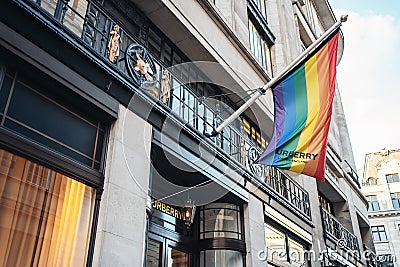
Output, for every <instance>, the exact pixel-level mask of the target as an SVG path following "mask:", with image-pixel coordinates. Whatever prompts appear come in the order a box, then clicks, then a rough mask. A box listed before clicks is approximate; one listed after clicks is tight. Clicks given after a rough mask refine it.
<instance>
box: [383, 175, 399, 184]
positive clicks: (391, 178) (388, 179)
mask: <svg viewBox="0 0 400 267" xmlns="http://www.w3.org/2000/svg"><path fill="white" fill-rule="evenodd" d="M385 178H386V182H387V183H388V184H392V183H398V182H400V180H399V174H398V173H390V174H386V175H385Z"/></svg>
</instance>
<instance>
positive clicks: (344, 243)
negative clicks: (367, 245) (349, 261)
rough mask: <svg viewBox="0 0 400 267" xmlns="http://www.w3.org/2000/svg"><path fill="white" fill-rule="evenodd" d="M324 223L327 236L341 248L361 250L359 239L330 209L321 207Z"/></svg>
mask: <svg viewBox="0 0 400 267" xmlns="http://www.w3.org/2000/svg"><path fill="white" fill-rule="evenodd" d="M321 215H322V224H323V227H324V234H325V236H326V237H328V238H330V239H331V240H332V241H334V242H335V243H336V244H337V245H338V246H339V247H340V248H342V249H347V250H350V251H353V252H357V253H359V252H360V248H359V246H358V240H357V237H356V236H355V235H353V234H352V233H350V231H349V230H347V229H346V228H345V227H344V226H343V225H342V224H341V223H340V222H339V221H338V220H337V219H336V218H335V217H334V216H333V215H332V214H331V213H329V211H327V210H326V209H324V208H323V207H321Z"/></svg>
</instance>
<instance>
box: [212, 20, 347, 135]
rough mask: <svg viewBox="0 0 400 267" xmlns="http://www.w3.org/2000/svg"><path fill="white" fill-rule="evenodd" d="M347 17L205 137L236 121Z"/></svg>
mask: <svg viewBox="0 0 400 267" xmlns="http://www.w3.org/2000/svg"><path fill="white" fill-rule="evenodd" d="M347 17H348V15H343V16H341V17H340V21H337V22H336V23H335V24H333V25H332V27H330V28H329V29H328V30H327V31H326V32H324V33H323V34H322V35H321V36H320V37H319V38H318V39H317V40H315V42H313V43H312V44H311V45H310V46H309V47H308V48H307V49H306V50H304V52H303V53H301V54H300V55H299V56H298V57H296V58H295V59H294V60H293V61H292V62H291V63H290V64H289V65H287V66H286V67H285V68H284V69H283V70H282V71H281V72H280V73H278V74H277V75H276V76H274V77H273V78H272V79H271V80H270V81H269V82H268V83H267V84H265V85H264V86H263V87H262V88H259V89H258V90H257V92H256V93H255V94H254V95H253V96H252V97H251V98H250V99H249V100H247V101H246V102H245V103H244V104H243V105H242V106H240V108H238V109H237V110H236V111H235V112H234V113H233V114H232V115H230V116H229V117H228V118H227V119H225V120H224V121H223V122H222V123H221V124H220V125H219V126H218V127H217V128H216V129H214V130H213V131H212V132H211V134H209V133H206V134H205V136H207V137H215V136H217V135H218V134H220V133H221V132H222V130H223V129H224V128H225V127H226V126H228V125H229V124H230V123H231V122H233V121H234V120H235V119H237V118H238V117H239V116H240V114H242V113H243V112H244V111H245V110H246V109H247V108H248V107H249V106H250V105H252V104H253V103H254V102H255V101H256V100H257V99H258V98H259V97H260V96H262V95H264V94H265V92H266V91H267V90H269V89H271V88H272V86H273V85H274V84H275V83H276V82H277V81H279V80H280V79H281V78H282V77H283V76H285V75H286V74H287V73H288V72H289V71H291V70H292V69H293V68H294V67H295V66H296V65H297V64H299V63H300V61H302V60H303V59H304V58H305V57H307V56H308V55H309V54H311V53H312V52H313V51H314V50H315V48H316V47H317V46H318V45H320V44H321V43H322V42H323V41H325V39H326V38H327V37H329V36H330V35H331V34H332V33H333V32H334V31H336V30H337V29H338V28H339V27H340V26H341V25H342V22H346V21H347Z"/></svg>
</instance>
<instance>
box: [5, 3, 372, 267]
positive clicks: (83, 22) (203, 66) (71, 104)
mask: <svg viewBox="0 0 400 267" xmlns="http://www.w3.org/2000/svg"><path fill="white" fill-rule="evenodd" d="M335 21H336V19H335V17H334V15H333V12H332V9H331V7H330V5H329V3H328V2H327V1H321V0H296V1H289V0H247V1H246V0H162V1H161V0H151V1H150V0H147V1H142V0H68V1H64V0H4V1H2V2H1V3H0V24H1V25H0V116H1V120H0V157H1V160H0V162H1V166H0V169H1V171H0V215H1V216H0V265H2V266H27V265H30V266H148V267H156V266H157V267H161V266H162V267H165V266H179V267H183V266H230V267H232V266H235V267H236V266H238V267H239V266H257V267H258V266H267V265H271V266H366V265H370V264H371V262H370V260H369V257H363V256H362V255H367V254H368V255H370V254H371V253H372V252H371V250H370V249H368V247H369V248H372V241H371V233H370V230H369V229H370V227H369V222H368V218H367V209H366V207H367V202H366V201H365V199H364V197H363V195H362V194H361V191H360V186H359V183H358V177H357V174H356V173H355V172H354V171H353V169H354V160H353V155H352V150H351V143H350V140H349V135H348V131H347V126H346V121H345V117H344V112H343V108H342V105H341V100H340V94H339V90H338V89H337V90H336V95H335V100H334V107H333V116H332V124H331V130H330V133H329V146H328V153H327V166H326V177H325V178H326V182H324V183H323V182H320V181H316V180H315V179H313V178H310V177H307V176H304V175H299V174H294V173H291V172H286V171H281V170H277V169H274V168H268V167H263V166H256V165H252V162H253V160H254V159H255V157H256V156H257V155H258V154H259V153H260V152H261V151H262V150H263V149H264V148H265V147H266V145H267V144H268V141H269V140H270V137H271V134H272V128H273V103H272V97H271V93H270V92H269V93H267V94H266V95H264V96H262V97H260V99H259V100H258V101H256V103H255V104H254V105H252V106H251V108H249V109H248V110H247V111H246V112H245V113H244V114H242V115H241V117H240V118H239V119H238V120H237V121H235V122H234V123H232V124H231V125H229V126H228V127H227V128H226V129H225V130H224V131H223V133H222V134H221V135H219V136H217V137H215V138H208V137H206V136H205V134H206V133H210V132H211V131H212V130H213V128H215V127H216V126H218V124H219V123H221V121H222V120H223V119H224V118H225V117H226V116H227V115H228V114H229V113H231V112H232V111H233V110H235V109H237V108H238V107H239V106H240V105H242V104H243V103H244V100H246V99H247V97H248V96H249V95H251V94H252V93H253V92H254V91H255V90H256V89H257V88H259V87H260V86H262V85H264V84H265V83H266V82H268V81H269V80H270V79H271V78H272V77H273V76H274V75H275V74H276V73H278V72H279V71H280V70H282V69H283V68H284V67H285V66H286V65H287V64H289V63H290V62H291V61H292V60H293V59H294V58H295V57H296V56H297V55H298V54H300V53H301V52H302V51H303V50H304V49H305V48H306V47H308V46H309V45H310V44H311V43H312V42H313V41H315V40H316V38H317V37H318V36H320V35H321V34H322V33H323V32H324V31H325V30H327V29H328V28H329V27H330V26H331V25H333V24H334V22H335ZM116 25H118V27H116ZM343 47H344V44H343V36H341V37H340V40H339V53H338V54H339V59H340V57H341V55H342V53H343ZM371 255H372V254H371Z"/></svg>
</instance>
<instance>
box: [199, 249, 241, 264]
mask: <svg viewBox="0 0 400 267" xmlns="http://www.w3.org/2000/svg"><path fill="white" fill-rule="evenodd" d="M209 266H218V267H243V256H242V253H240V252H239V251H234V250H207V251H201V252H200V267H209Z"/></svg>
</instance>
